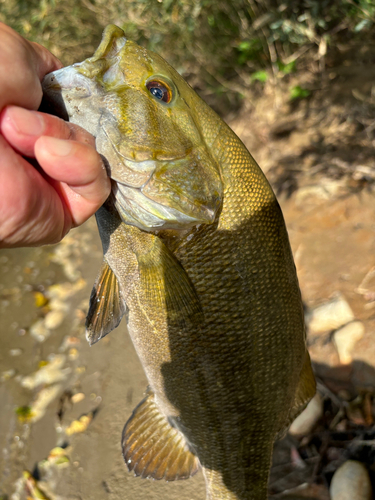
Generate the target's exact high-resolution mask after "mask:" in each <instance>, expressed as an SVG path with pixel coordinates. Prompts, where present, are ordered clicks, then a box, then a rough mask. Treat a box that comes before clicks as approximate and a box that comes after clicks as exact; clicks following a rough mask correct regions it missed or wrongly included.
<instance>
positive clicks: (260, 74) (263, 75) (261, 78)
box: [251, 70, 268, 83]
mask: <svg viewBox="0 0 375 500" xmlns="http://www.w3.org/2000/svg"><path fill="white" fill-rule="evenodd" d="M251 79H252V81H255V80H256V81H258V82H262V83H265V82H266V81H267V79H268V73H267V71H264V70H260V71H256V72H255V73H253V74H252V75H251Z"/></svg>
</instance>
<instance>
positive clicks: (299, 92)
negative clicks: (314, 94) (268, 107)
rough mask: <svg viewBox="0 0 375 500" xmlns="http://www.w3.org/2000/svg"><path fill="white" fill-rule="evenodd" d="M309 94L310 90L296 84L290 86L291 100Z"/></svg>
mask: <svg viewBox="0 0 375 500" xmlns="http://www.w3.org/2000/svg"><path fill="white" fill-rule="evenodd" d="M310 94H311V92H310V90H307V89H303V88H302V87H300V86H299V85H296V86H295V87H292V88H291V89H290V98H291V99H292V100H294V99H305V98H306V97H309V95H310Z"/></svg>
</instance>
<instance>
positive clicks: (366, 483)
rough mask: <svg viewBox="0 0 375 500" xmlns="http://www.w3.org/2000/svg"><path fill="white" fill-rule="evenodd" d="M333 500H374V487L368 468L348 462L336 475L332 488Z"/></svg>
mask: <svg viewBox="0 0 375 500" xmlns="http://www.w3.org/2000/svg"><path fill="white" fill-rule="evenodd" d="M330 494H331V500H372V487H371V482H370V477H369V474H368V472H367V469H366V467H365V466H364V465H363V464H362V463H361V462H357V461H355V460H348V461H347V462H345V463H344V464H343V465H341V467H339V468H338V469H337V471H336V472H335V473H334V475H333V478H332V482H331V486H330Z"/></svg>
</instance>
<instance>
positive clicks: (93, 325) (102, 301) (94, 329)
mask: <svg viewBox="0 0 375 500" xmlns="http://www.w3.org/2000/svg"><path fill="white" fill-rule="evenodd" d="M125 312H126V305H125V301H124V299H123V298H122V295H121V290H120V286H119V283H118V281H117V278H116V276H115V274H114V272H113V271H112V269H111V268H110V267H109V265H108V264H107V262H106V261H105V260H104V261H103V264H102V267H101V269H100V271H99V274H98V277H97V278H96V281H95V283H94V286H93V289H92V292H91V297H90V307H89V312H88V313H87V317H86V338H87V340H88V342H89V344H90V345H93V344H95V342H98V340H100V339H101V338H102V337H104V336H105V335H107V333H109V332H111V331H112V330H113V329H114V328H116V326H118V324H119V323H120V321H121V318H122V317H123V315H124V314H125Z"/></svg>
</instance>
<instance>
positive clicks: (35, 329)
mask: <svg viewBox="0 0 375 500" xmlns="http://www.w3.org/2000/svg"><path fill="white" fill-rule="evenodd" d="M50 334H51V331H50V330H48V328H46V325H45V323H44V320H43V319H38V320H37V321H36V322H35V323H34V324H33V325H32V326H31V328H30V335H31V336H32V337H34V339H35V340H37V341H38V342H44V341H45V340H46V339H47V338H48V337H49V336H50Z"/></svg>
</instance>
